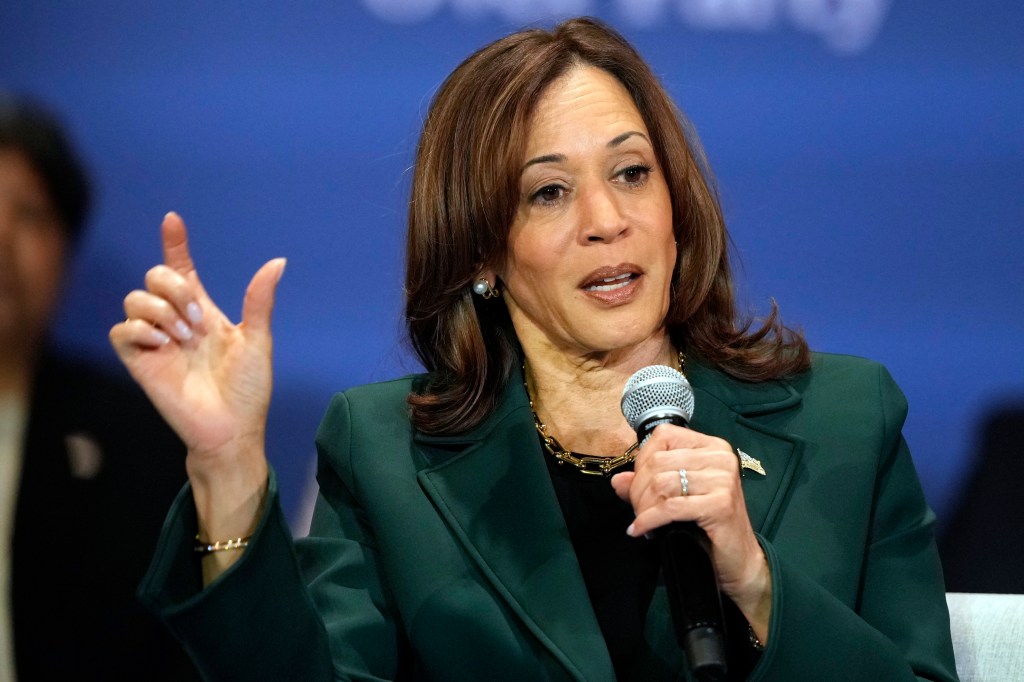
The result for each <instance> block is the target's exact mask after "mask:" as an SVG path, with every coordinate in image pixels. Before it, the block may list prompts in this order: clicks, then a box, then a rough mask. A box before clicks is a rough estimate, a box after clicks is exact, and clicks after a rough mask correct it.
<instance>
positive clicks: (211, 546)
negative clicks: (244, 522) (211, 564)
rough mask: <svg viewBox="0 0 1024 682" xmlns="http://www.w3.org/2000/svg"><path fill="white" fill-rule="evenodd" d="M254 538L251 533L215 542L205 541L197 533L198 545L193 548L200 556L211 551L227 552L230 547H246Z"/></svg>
mask: <svg viewBox="0 0 1024 682" xmlns="http://www.w3.org/2000/svg"><path fill="white" fill-rule="evenodd" d="M251 539H252V536H251V535H247V536H246V537H244V538H235V539H234V540H218V541H217V542H214V543H208V542H203V541H202V540H200V539H199V536H198V535H196V546H195V547H194V548H193V549H195V551H196V554H199V555H200V556H206V555H207V554H210V553H211V552H226V551H227V550H229V549H244V548H245V547H248V546H249V540H251Z"/></svg>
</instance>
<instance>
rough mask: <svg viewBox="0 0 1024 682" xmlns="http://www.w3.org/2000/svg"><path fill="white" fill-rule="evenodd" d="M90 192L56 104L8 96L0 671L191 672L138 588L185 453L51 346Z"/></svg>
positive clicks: (2, 140) (159, 424)
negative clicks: (51, 107) (48, 106)
mask: <svg viewBox="0 0 1024 682" xmlns="http://www.w3.org/2000/svg"><path fill="white" fill-rule="evenodd" d="M89 201H90V187H89V182H88V178H87V176H86V173H85V170H84V168H83V166H82V164H81V162H80V161H79V159H78V158H77V157H76V155H75V153H74V151H73V149H72V148H71V145H70V144H69V141H68V139H67V138H66V136H65V134H64V133H63V131H62V130H61V128H60V126H59V125H58V123H57V122H56V120H55V119H54V118H53V117H52V115H51V114H50V113H48V112H47V111H46V110H45V109H43V108H41V107H40V106H38V105H37V104H34V103H32V102H29V101H28V100H25V99H22V98H16V97H14V96H12V95H8V94H3V93H0V530H2V533H3V542H2V545H0V547H2V548H3V551H2V557H0V679H4V680H13V679H16V678H17V679H21V680H43V679H45V680H54V679H62V680H63V679H103V680H127V679H153V680H157V679H194V677H195V673H194V670H193V669H192V667H191V664H190V663H189V662H188V659H187V657H186V656H185V655H184V653H183V652H182V650H181V647H180V646H179V645H178V644H177V643H176V642H174V641H173V639H172V638H170V637H169V636H168V635H167V634H166V633H165V632H164V631H163V630H162V629H161V628H160V627H159V625H158V623H156V622H155V620H154V619H153V618H152V617H151V616H150V615H149V614H147V613H146V612H145V610H143V609H142V608H141V605H140V604H139V603H138V600H137V597H136V596H135V588H136V586H137V584H138V581H139V579H140V578H141V576H142V574H143V573H144V571H145V565H146V560H147V558H148V556H149V554H150V552H151V551H152V548H153V544H154V543H153V541H152V534H153V533H155V532H157V531H158V530H159V528H160V525H161V521H162V516H163V508H164V507H166V505H167V504H168V502H169V501H170V500H171V499H172V498H173V496H174V491H175V490H176V489H177V488H178V487H180V485H181V483H182V480H183V476H182V474H181V461H182V458H183V457H184V448H183V446H182V444H181V442H180V441H179V440H178V439H177V438H176V437H175V436H174V434H173V432H171V431H170V429H169V428H168V427H167V425H166V424H165V423H164V422H163V420H162V419H160V417H159V415H158V414H157V413H156V412H155V411H154V410H153V409H152V407H151V405H150V404H149V402H148V401H147V400H146V399H145V396H144V395H142V393H141V392H140V391H139V390H138V388H137V387H135V386H133V385H132V384H131V382H130V381H126V377H123V376H121V374H120V373H117V374H113V373H108V372H104V371H102V370H101V369H99V368H97V367H94V366H91V365H90V364H88V363H84V362H79V361H75V360H73V359H72V358H70V357H68V356H66V355H64V354H61V353H58V352H57V350H56V349H55V348H54V347H53V346H52V344H51V343H50V341H51V339H50V329H51V326H52V324H53V322H54V318H55V315H56V312H57V309H58V307H59V302H60V299H61V292H62V288H63V284H64V279H65V276H66V273H67V271H68V264H69V260H70V258H71V257H72V255H73V252H74V250H75V246H76V244H77V243H78V241H79V240H80V239H81V234H82V230H83V227H84V224H85V220H86V215H87V211H88V208H89ZM140 671H145V673H144V674H142V673H140Z"/></svg>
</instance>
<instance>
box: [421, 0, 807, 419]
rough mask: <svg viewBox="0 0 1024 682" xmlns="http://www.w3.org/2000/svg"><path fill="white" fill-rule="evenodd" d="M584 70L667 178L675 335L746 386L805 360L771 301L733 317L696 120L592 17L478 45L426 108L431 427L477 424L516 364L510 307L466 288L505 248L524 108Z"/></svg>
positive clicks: (715, 204)
mask: <svg viewBox="0 0 1024 682" xmlns="http://www.w3.org/2000/svg"><path fill="white" fill-rule="evenodd" d="M580 64H588V65H592V66H595V67H597V68H600V69H603V70H605V71H607V72H608V73H610V74H612V75H613V76H615V77H616V78H617V79H618V80H619V81H621V82H622V84H623V85H624V86H625V88H626V90H627V91H628V92H629V93H630V95H631V96H632V98H633V101H634V102H635V103H636V106H637V109H638V110H639V112H640V114H641V116H642V117H643V119H644V122H645V124H646V125H647V129H648V132H649V133H650V135H651V142H652V144H653V146H654V150H655V153H656V155H657V157H658V163H659V165H660V166H661V168H662V169H663V172H664V174H665V178H666V181H667V182H668V186H669V192H670V194H671V196H672V216H673V222H674V227H673V229H674V231H675V235H676V239H677V240H678V242H679V258H678V261H677V263H676V270H675V275H674V283H673V292H672V302H671V305H670V308H669V312H668V316H667V319H666V324H667V326H668V329H669V331H670V333H671V335H672V338H673V340H674V342H675V343H676V344H678V345H679V346H680V347H682V348H685V349H686V350H687V352H689V353H691V354H694V355H699V356H701V357H702V358H704V359H705V360H706V361H707V362H710V363H711V364H713V365H715V366H717V367H718V368H720V369H721V370H722V371H724V372H726V373H728V374H730V375H731V376H733V377H736V378H738V379H741V380H745V381H766V380H769V379H775V378H778V377H781V376H785V375H789V374H794V373H796V372H799V371H802V370H804V369H806V368H807V367H808V366H809V362H810V360H809V357H810V356H809V352H808V349H807V343H806V341H805V340H804V339H803V337H802V336H801V335H800V334H799V333H796V332H793V331H791V330H789V329H787V328H786V327H784V326H783V325H782V323H781V321H780V320H779V317H778V311H777V309H776V307H775V305H774V303H773V305H772V310H771V313H770V315H769V316H768V318H767V319H766V320H765V321H764V323H763V324H762V325H761V326H760V327H759V328H757V329H753V330H752V326H753V325H752V321H751V320H750V319H740V317H739V316H738V315H737V311H736V306H735V301H734V296H733V287H732V276H731V274H730V270H729V261H728V253H727V252H728V243H729V237H728V233H727V232H726V228H725V221H724V219H723V217H722V210H721V207H720V205H719V201H718V194H717V190H716V189H715V185H714V179H713V177H712V175H711V171H710V168H709V167H708V165H707V162H706V160H705V157H704V153H703V150H702V149H701V146H700V142H699V141H698V139H697V136H696V134H695V133H694V131H693V128H692V126H691V125H690V123H689V122H688V121H687V120H686V118H685V117H684V116H683V115H682V113H681V112H680V111H679V110H678V109H677V108H676V106H675V105H674V104H673V102H672V100H671V98H670V97H669V96H668V94H667V93H666V92H665V90H664V89H663V88H662V86H661V84H660V83H659V82H658V79H657V77H656V76H655V75H654V74H653V73H652V71H651V69H650V67H649V66H647V64H646V63H645V62H644V60H643V59H642V58H641V57H640V55H639V54H638V53H637V52H636V50H634V49H633V47H632V46H631V45H630V44H629V43H628V42H626V40H625V39H624V38H623V37H622V36H621V35H619V34H618V33H617V32H615V31H614V30H613V29H611V28H610V27H608V26H605V25H604V24H602V23H600V22H598V21H596V20H593V19H589V18H583V19H572V20H570V21H566V22H564V23H562V24H560V25H558V26H556V27H555V28H554V30H552V31H550V32H549V31H545V30H542V29H530V30H525V31H521V32H519V33H514V34H512V35H510V36H508V37H506V38H502V39H501V40H498V41H496V42H494V43H491V44H490V45H487V46H485V47H484V48H482V49H480V50H479V51H477V52H476V53H474V54H473V55H471V56H470V57H469V58H468V59H466V61H464V62H463V63H462V64H461V65H459V67H458V68H457V69H455V71H454V72H452V74H451V75H449V76H448V78H447V79H446V80H445V82H444V83H443V84H442V86H441V88H440V90H439V91H438V93H437V95H436V96H435V98H434V101H433V104H432V105H431V107H430V111H429V112H428V114H427V119H426V122H425V124H424V127H423V134H422V136H421V137H420V142H419V147H418V149H417V156H416V169H415V174H414V176H413V188H412V199H411V202H410V206H409V233H408V241H407V270H406V289H405V294H406V307H405V316H406V323H407V324H408V328H409V337H410V340H411V342H412V346H413V348H414V350H415V351H416V353H417V355H418V356H419V358H420V360H421V361H422V362H423V365H424V367H426V369H427V371H428V372H429V376H428V379H427V381H426V382H425V383H424V384H422V385H420V386H418V387H417V390H416V392H414V393H412V394H411V395H410V396H409V398H408V400H409V404H410V406H411V408H412V421H413V423H414V425H415V426H416V427H417V428H419V429H421V430H423V431H425V432H428V433H458V432H461V431H465V430H467V429H470V428H472V427H473V426H475V425H477V424H479V423H480V422H481V421H482V420H483V419H484V418H486V416H487V415H488V414H489V413H490V412H491V410H492V409H493V407H494V404H495V401H496V400H497V399H498V397H499V395H500V393H501V391H502V389H503V388H504V387H505V384H506V382H507V381H508V377H509V375H510V373H511V372H512V369H513V367H514V365H515V363H517V362H518V358H519V350H518V342H517V340H516V336H515V332H514V330H513V329H512V324H511V321H510V320H509V317H508V312H507V310H506V308H505V306H504V305H502V304H501V303H500V302H499V301H496V300H484V299H482V298H481V297H479V296H474V295H473V294H472V292H471V285H472V281H473V279H474V278H475V277H476V276H477V275H478V273H479V272H480V271H481V269H482V268H483V267H485V266H486V265H489V264H496V263H501V262H502V261H503V260H504V258H505V256H506V249H507V239H508V232H509V229H510V226H511V225H512V222H513V219H514V217H515V212H516V209H517V206H518V203H519V199H520V198H519V191H520V190H519V168H520V166H521V164H522V154H523V150H524V149H525V143H526V137H527V134H528V131H529V124H530V115H531V113H532V112H533V110H534V108H535V106H536V104H537V102H538V100H539V99H540V97H541V96H542V94H543V93H544V91H545V89H546V88H547V87H548V85H550V84H551V83H552V82H553V81H555V80H556V79H558V78H559V76H561V75H563V74H565V73H566V72H568V71H569V70H570V69H571V68H572V67H574V66H576V65H580Z"/></svg>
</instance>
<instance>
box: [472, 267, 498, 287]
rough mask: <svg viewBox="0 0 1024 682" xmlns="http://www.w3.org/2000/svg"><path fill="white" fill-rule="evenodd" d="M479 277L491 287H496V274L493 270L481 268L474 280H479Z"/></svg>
mask: <svg viewBox="0 0 1024 682" xmlns="http://www.w3.org/2000/svg"><path fill="white" fill-rule="evenodd" d="M481 277H483V278H484V279H486V280H487V283H488V284H490V285H491V286H492V287H496V286H498V273H497V272H496V271H495V270H494V268H481V269H480V271H479V272H478V273H477V275H476V278H475V279H480V278H481Z"/></svg>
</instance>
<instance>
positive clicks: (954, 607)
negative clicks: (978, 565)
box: [946, 566, 1024, 682]
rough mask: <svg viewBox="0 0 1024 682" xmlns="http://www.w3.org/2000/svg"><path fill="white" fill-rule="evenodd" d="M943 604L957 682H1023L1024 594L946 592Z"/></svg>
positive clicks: (1023, 567) (1022, 568)
mask: <svg viewBox="0 0 1024 682" xmlns="http://www.w3.org/2000/svg"><path fill="white" fill-rule="evenodd" d="M1021 570H1024V566H1022V567H1021ZM946 603H947V604H948V605H949V621H950V629H951V630H952V633H953V651H954V653H955V654H956V671H957V673H958V674H959V675H960V682H1004V681H1005V682H1021V680H1024V594H972V593H967V592H949V593H947V594H946Z"/></svg>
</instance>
